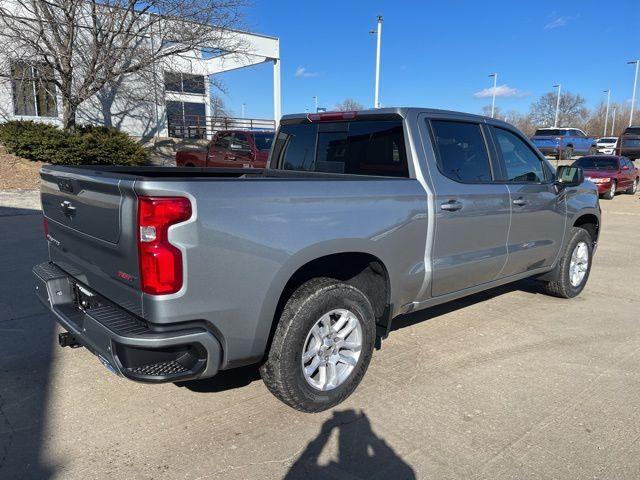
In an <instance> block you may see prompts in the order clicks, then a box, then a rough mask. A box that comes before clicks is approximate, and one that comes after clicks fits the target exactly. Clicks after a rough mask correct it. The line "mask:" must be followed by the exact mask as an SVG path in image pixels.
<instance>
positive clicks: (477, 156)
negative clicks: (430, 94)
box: [431, 120, 492, 183]
mask: <svg viewBox="0 0 640 480" xmlns="http://www.w3.org/2000/svg"><path fill="white" fill-rule="evenodd" d="M431 128H432V129H433V137H434V144H435V148H436V154H437V161H438V168H439V169H440V171H441V172H442V173H443V174H445V175H446V176H447V177H449V178H450V179H452V180H455V181H457V182H463V183H478V182H490V181H492V175H491V167H490V165H489V155H488V153H487V147H486V144H485V141H484V136H483V135H482V131H481V130H480V125H478V124H477V123H467V122H452V121H448V120H432V121H431Z"/></svg>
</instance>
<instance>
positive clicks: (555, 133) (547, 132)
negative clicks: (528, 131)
mask: <svg viewBox="0 0 640 480" xmlns="http://www.w3.org/2000/svg"><path fill="white" fill-rule="evenodd" d="M535 134H536V136H543V137H544V136H552V137H560V136H564V135H566V134H567V131H566V130H560V129H557V128H543V129H540V130H536V133H535Z"/></svg>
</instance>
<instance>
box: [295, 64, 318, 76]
mask: <svg viewBox="0 0 640 480" xmlns="http://www.w3.org/2000/svg"><path fill="white" fill-rule="evenodd" d="M317 76H318V72H310V71H308V70H307V69H306V68H305V67H303V66H300V67H298V68H296V77H297V78H309V77H317Z"/></svg>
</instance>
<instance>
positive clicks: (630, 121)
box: [627, 60, 640, 126]
mask: <svg viewBox="0 0 640 480" xmlns="http://www.w3.org/2000/svg"><path fill="white" fill-rule="evenodd" d="M634 63H635V64H636V75H635V77H634V79H633V94H631V113H630V114H629V126H631V125H632V124H633V109H634V108H636V86H637V85H638V65H640V60H632V61H631V62H627V64H628V65H633V64H634Z"/></svg>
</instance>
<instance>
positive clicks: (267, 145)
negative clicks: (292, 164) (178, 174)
mask: <svg viewBox="0 0 640 480" xmlns="http://www.w3.org/2000/svg"><path fill="white" fill-rule="evenodd" d="M272 142H273V132H253V131H246V130H225V131H222V132H217V133H216V134H215V135H214V136H213V139H212V140H211V143H209V146H208V147H207V148H206V149H198V150H196V149H184V150H178V151H177V152H176V166H177V167H218V168H265V167H266V165H267V158H268V157H269V150H270V149H271V143H272Z"/></svg>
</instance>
